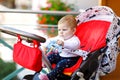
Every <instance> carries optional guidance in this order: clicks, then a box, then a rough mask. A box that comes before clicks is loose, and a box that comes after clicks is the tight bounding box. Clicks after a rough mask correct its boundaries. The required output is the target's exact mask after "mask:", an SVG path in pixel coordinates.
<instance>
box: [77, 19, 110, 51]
mask: <svg viewBox="0 0 120 80" xmlns="http://www.w3.org/2000/svg"><path fill="white" fill-rule="evenodd" d="M109 26H110V22H108V21H102V20H91V21H88V22H85V23H82V24H80V25H78V27H77V31H76V33H75V34H76V35H77V36H78V38H79V39H80V41H81V49H82V50H86V51H90V52H92V51H94V50H98V49H100V48H102V47H104V46H106V34H107V31H108V28H109Z"/></svg>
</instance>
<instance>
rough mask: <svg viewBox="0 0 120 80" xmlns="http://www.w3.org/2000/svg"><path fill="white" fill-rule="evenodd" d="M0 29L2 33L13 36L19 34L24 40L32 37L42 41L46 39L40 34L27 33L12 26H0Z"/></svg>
mask: <svg viewBox="0 0 120 80" xmlns="http://www.w3.org/2000/svg"><path fill="white" fill-rule="evenodd" d="M0 31H1V32H3V33H7V34H10V35H13V36H17V34H20V35H21V38H22V39H25V40H32V39H34V40H37V41H39V42H42V43H44V42H45V41H46V39H45V38H43V37H41V36H38V35H35V34H32V33H29V32H25V31H22V30H18V29H15V28H12V27H6V26H0Z"/></svg>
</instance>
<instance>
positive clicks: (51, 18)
mask: <svg viewBox="0 0 120 80" xmlns="http://www.w3.org/2000/svg"><path fill="white" fill-rule="evenodd" d="M46 4H47V6H46V7H43V8H40V10H49V11H71V10H73V8H72V5H66V4H65V3H64V2H62V1H61V0H48V1H47V3H46ZM61 17H63V16H60V15H48V14H38V23H39V24H52V25H57V22H58V21H59V19H60V18H61ZM45 28H47V33H48V35H50V36H55V35H57V30H56V29H53V28H54V26H53V28H51V29H50V28H48V27H47V26H45ZM52 34H53V35H52Z"/></svg>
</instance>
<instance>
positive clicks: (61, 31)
mask: <svg viewBox="0 0 120 80" xmlns="http://www.w3.org/2000/svg"><path fill="white" fill-rule="evenodd" d="M74 32H75V29H72V28H71V27H69V26H67V25H65V24H59V25H58V36H60V37H63V38H64V39H65V40H67V39H69V38H71V37H72V36H73V35H74Z"/></svg>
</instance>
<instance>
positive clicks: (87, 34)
mask: <svg viewBox="0 0 120 80" xmlns="http://www.w3.org/2000/svg"><path fill="white" fill-rule="evenodd" d="M109 26H110V22H108V21H102V20H91V21H88V22H85V23H81V24H80V25H78V27H77V31H76V35H77V36H78V38H79V39H80V41H81V48H80V49H82V50H85V51H89V52H90V53H91V52H93V51H95V50H99V49H101V48H103V47H105V46H106V34H107V31H108V28H109ZM82 61H83V59H82V57H81V58H80V59H79V60H78V62H77V63H76V64H75V65H74V66H73V67H71V68H67V69H65V70H64V73H65V74H68V75H71V73H73V72H74V71H75V70H76V69H77V68H79V67H80V64H81V63H82Z"/></svg>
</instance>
